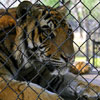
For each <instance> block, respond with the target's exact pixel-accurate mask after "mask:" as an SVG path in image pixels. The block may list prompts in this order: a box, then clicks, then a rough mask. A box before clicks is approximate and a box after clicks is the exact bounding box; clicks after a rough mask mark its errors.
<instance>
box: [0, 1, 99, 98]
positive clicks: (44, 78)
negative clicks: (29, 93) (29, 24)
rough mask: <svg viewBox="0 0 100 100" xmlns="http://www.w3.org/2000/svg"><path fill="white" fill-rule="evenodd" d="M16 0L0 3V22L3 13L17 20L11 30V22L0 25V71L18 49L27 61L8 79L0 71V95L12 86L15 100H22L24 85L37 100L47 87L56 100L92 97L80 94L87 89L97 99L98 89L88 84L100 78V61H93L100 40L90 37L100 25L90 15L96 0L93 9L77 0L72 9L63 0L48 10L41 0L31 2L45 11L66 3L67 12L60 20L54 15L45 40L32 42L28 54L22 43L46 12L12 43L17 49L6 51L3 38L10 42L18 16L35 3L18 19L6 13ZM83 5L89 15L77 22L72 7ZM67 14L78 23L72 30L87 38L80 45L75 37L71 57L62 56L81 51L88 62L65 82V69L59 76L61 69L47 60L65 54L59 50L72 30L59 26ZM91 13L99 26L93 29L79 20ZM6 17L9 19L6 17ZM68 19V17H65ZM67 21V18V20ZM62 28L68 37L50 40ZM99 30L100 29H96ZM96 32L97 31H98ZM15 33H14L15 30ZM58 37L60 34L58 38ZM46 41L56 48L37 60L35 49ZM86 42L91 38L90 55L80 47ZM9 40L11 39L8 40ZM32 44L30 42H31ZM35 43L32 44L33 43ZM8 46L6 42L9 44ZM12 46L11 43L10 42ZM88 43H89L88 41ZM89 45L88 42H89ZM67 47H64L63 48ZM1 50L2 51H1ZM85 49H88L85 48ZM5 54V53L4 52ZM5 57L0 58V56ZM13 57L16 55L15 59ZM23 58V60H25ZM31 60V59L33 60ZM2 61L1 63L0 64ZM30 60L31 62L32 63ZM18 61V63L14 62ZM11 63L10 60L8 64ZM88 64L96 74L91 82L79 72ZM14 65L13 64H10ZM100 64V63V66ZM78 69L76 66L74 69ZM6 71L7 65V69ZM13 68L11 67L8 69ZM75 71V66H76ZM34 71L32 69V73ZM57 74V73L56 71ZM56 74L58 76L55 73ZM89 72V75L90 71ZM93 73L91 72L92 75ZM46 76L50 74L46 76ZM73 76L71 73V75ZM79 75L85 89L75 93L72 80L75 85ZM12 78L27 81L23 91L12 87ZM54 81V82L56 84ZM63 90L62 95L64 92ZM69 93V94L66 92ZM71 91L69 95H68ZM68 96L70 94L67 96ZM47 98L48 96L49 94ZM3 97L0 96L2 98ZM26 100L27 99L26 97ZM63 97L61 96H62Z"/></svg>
mask: <svg viewBox="0 0 100 100" xmlns="http://www.w3.org/2000/svg"><path fill="white" fill-rule="evenodd" d="M16 2H19V3H21V0H14V1H13V2H12V3H11V4H10V6H8V7H6V6H5V5H4V3H3V2H0V6H2V7H3V9H0V21H1V19H2V18H3V17H4V16H6V15H7V16H10V17H11V18H12V19H13V20H15V22H16V25H13V26H12V27H11V28H10V29H9V26H10V24H9V25H8V26H7V27H1V26H2V25H0V52H1V54H0V70H2V68H4V67H5V66H6V65H7V64H8V62H10V61H9V60H10V59H13V58H12V57H14V54H15V53H16V52H20V54H21V55H22V57H24V58H25V59H26V58H27V61H23V60H22V62H23V64H22V65H20V64H19V66H18V69H17V68H16V69H15V70H16V73H14V75H13V76H12V77H10V79H8V80H7V79H6V78H5V75H2V72H1V71H0V78H1V79H2V80H0V83H2V81H4V82H5V83H6V85H5V87H4V88H3V89H2V90H1V87H0V94H2V93H3V91H5V90H6V89H7V88H9V89H11V90H12V91H13V92H14V93H15V94H16V95H17V98H16V100H24V99H23V98H24V97H23V92H24V91H25V90H27V88H30V89H31V90H33V91H34V92H35V93H36V94H37V99H36V100H38V99H39V100H42V99H41V94H43V93H44V92H45V90H49V91H51V92H54V93H56V94H57V95H58V99H61V97H62V98H64V100H92V99H90V98H92V96H91V97H87V96H88V95H83V94H84V92H85V91H86V90H87V89H89V90H91V91H92V92H93V93H95V94H96V96H94V97H93V99H94V98H95V99H96V100H98V99H100V98H99V96H100V92H99V93H98V92H97V91H96V90H95V89H94V87H91V83H92V82H93V81H95V80H96V78H98V77H99V74H100V71H99V70H98V68H97V66H96V63H98V62H100V61H98V60H95V59H96V57H100V41H96V39H94V40H93V39H92V38H91V37H92V35H93V34H94V33H95V32H96V31H97V30H98V29H99V28H100V21H99V20H98V19H97V18H96V17H95V16H94V15H93V14H92V12H93V10H94V9H95V8H96V7H97V6H98V5H100V2H98V3H97V4H96V5H94V7H93V8H92V9H89V7H88V6H87V5H86V4H84V2H83V1H82V0H79V1H78V2H77V3H76V4H74V5H73V7H72V8H68V7H67V6H66V5H65V0H58V1H57V2H56V3H55V4H54V5H53V6H52V7H51V8H49V9H48V7H47V6H46V5H45V4H44V3H43V2H42V0H35V3H34V5H36V4H39V3H40V4H41V5H42V6H44V8H46V10H47V12H48V14H50V11H51V10H52V8H54V9H55V6H56V5H58V4H61V6H65V8H66V10H67V11H68V13H66V14H65V16H62V19H61V20H57V19H56V18H54V19H55V20H56V22H57V26H56V27H55V28H54V29H53V30H51V31H50V34H49V35H47V33H48V32H47V31H45V34H46V35H47V38H46V39H45V40H43V41H42V43H41V45H40V46H37V45H34V46H36V48H35V49H36V50H34V53H32V54H31V55H30V56H27V55H26V53H27V52H28V51H30V52H31V50H30V48H28V47H27V48H25V47H24V46H23V45H24V43H25V42H27V39H29V40H30V41H32V40H31V38H30V34H31V33H32V32H33V31H35V29H36V28H37V27H40V23H41V21H42V20H43V19H45V17H46V15H45V16H43V17H42V18H41V19H40V20H37V22H38V23H37V25H36V26H34V27H33V29H32V30H31V31H30V32H29V33H28V35H26V37H24V39H23V40H22V41H21V42H20V43H19V45H17V43H15V42H14V43H13V45H15V46H17V49H16V50H12V49H11V50H12V51H10V53H9V48H8V47H6V43H5V40H6V41H12V40H11V38H9V36H10V35H14V33H13V34H11V32H12V31H13V30H16V27H17V26H19V24H18V23H19V20H21V19H24V17H25V15H26V14H27V13H29V11H30V9H31V8H32V7H33V6H34V5H32V6H31V7H30V8H29V9H28V11H27V13H26V14H24V15H23V16H21V17H20V18H19V19H18V20H16V18H15V17H14V16H13V15H12V14H11V13H10V12H9V10H10V8H11V7H12V6H13V5H14V4H16ZM80 3H81V4H82V5H83V6H84V8H85V9H87V10H88V12H89V13H88V14H87V15H86V16H85V17H84V18H83V19H82V20H81V21H80V20H78V19H77V18H76V17H75V16H74V14H73V13H72V10H74V9H75V7H77V6H78V5H79V4H80ZM68 16H71V17H72V18H73V19H74V20H75V21H76V22H77V23H78V26H76V27H75V28H74V29H73V33H75V32H76V31H77V30H78V29H79V28H81V29H82V30H83V31H84V32H85V33H86V34H87V38H86V40H85V41H84V42H83V43H82V44H81V45H78V43H77V42H76V41H74V40H72V41H73V44H74V45H75V46H76V47H77V48H78V50H77V51H75V53H74V54H73V55H71V56H69V55H65V58H69V59H71V58H73V57H74V56H77V55H78V53H79V52H80V53H81V54H82V55H83V56H84V57H86V58H87V61H88V63H86V64H85V65H84V66H83V67H82V68H81V69H80V70H79V71H78V74H77V75H74V77H73V78H71V79H70V80H69V81H67V74H66V73H67V72H66V73H65V74H64V75H62V74H61V73H60V70H61V68H57V67H55V66H54V65H52V63H51V62H50V59H51V58H52V57H53V56H54V55H56V54H57V53H58V52H59V51H61V52H63V54H65V52H64V50H63V49H61V48H62V46H63V45H64V44H65V43H66V41H68V40H69V39H70V38H71V35H72V34H73V33H72V32H71V33H70V34H69V35H68V33H67V32H68V31H67V30H65V29H64V27H63V26H61V23H62V22H63V21H66V20H64V19H65V18H67V17H68ZM89 16H91V17H92V18H93V19H94V20H95V21H96V22H97V23H98V24H99V25H98V27H96V28H95V29H92V31H90V30H88V29H86V28H85V27H83V26H82V23H84V21H85V20H86V19H87V18H88V17H89ZM8 20H9V19H8ZM67 20H68V19H67ZM66 22H67V21H66ZM69 22H70V19H69ZM59 27H61V28H62V29H63V32H65V33H66V34H67V35H68V38H67V39H65V40H64V41H63V42H62V43H61V44H60V45H58V44H57V43H56V42H55V41H54V40H52V39H50V38H51V37H50V36H51V35H52V33H53V32H54V31H55V30H56V29H57V28H59ZM72 28H73V24H72ZM20 29H21V30H22V31H23V32H24V33H25V34H27V29H25V28H24V29H23V26H20ZM99 32H100V31H99ZM2 34H5V36H3V35H2ZM98 34H99V33H98ZM15 35H16V33H15ZM59 38H60V37H59ZM47 40H50V42H52V43H53V44H54V46H55V47H57V50H56V51H55V52H53V54H52V55H50V57H49V58H48V61H46V62H40V61H38V59H39V56H38V53H37V52H41V46H42V45H43V43H45V42H46V41H47ZM88 41H92V43H93V44H92V51H93V52H92V56H90V55H89V54H86V52H84V51H83V50H82V47H83V46H84V45H85V44H86V43H87V42H88ZM11 43H12V42H11ZM32 43H33V42H32ZM33 44H34V43H33ZM2 45H3V50H2V48H1V47H2ZM8 45H9V43H8ZM10 45H11V44H10ZM90 45H91V44H90ZM88 46H89V45H88ZM21 47H23V48H25V50H24V51H23V50H22V51H21V50H20V49H19V48H21ZM66 48H67V47H66ZM88 48H89V47H87V49H86V50H89V49H88ZM3 51H4V52H3ZM88 52H91V50H90V51H88ZM6 53H7V54H6ZM2 56H3V57H6V58H4V59H3V57H2ZM42 56H45V54H43V55H42ZM14 59H15V60H16V58H14ZM25 59H24V60H25ZM32 59H34V60H32ZM92 59H93V63H91V60H92ZM2 61H3V62H4V63H2ZM31 61H33V62H31ZM17 63H18V62H17ZM11 64H12V63H11ZM28 64H29V65H30V66H31V67H29V68H27V69H26V68H25V66H27V65H28ZM68 64H70V66H74V67H76V66H75V65H73V63H71V62H70V61H68ZM89 64H91V66H92V68H93V69H95V70H96V72H97V73H96V75H95V77H94V78H92V79H91V81H88V80H87V78H86V77H85V76H84V75H82V74H80V73H81V71H82V70H83V69H84V68H85V67H86V66H87V65H89ZM12 65H13V64H12ZM65 66H66V65H64V66H62V67H63V68H64V67H65ZM51 67H54V68H51ZM99 67H100V66H99ZM49 69H50V70H52V71H51V73H52V72H53V71H55V70H56V71H58V72H55V74H51V73H50V71H49ZM76 69H77V68H76ZM8 70H9V68H8ZM11 70H12V69H11ZM77 70H78V69H77ZM33 71H34V72H33ZM45 71H47V72H45ZM57 73H58V74H57ZM56 74H57V75H56ZM89 75H90V74H89ZM91 75H92V74H91ZM48 76H49V77H48ZM72 76H73V75H72ZM78 77H81V78H82V79H83V80H84V81H85V85H84V87H83V88H84V89H82V90H81V91H80V93H77V89H76V88H75V87H73V83H74V82H75V84H76V83H77V82H76V80H77V79H78ZM13 80H18V81H19V82H23V81H25V82H26V83H27V86H26V87H25V88H24V89H23V90H22V91H20V92H19V93H18V92H17V91H16V90H15V89H13V87H12V86H11V85H10V84H11V83H12V81H13ZM31 83H36V84H38V85H40V86H41V87H43V91H41V92H40V93H39V94H38V92H37V91H36V90H35V89H33V88H32V86H31V85H30V84H31ZM55 83H56V84H55ZM66 91H67V92H66ZM64 93H65V94H64ZM66 93H68V94H66ZM71 94H72V95H71ZM21 95H22V99H21V98H20V96H21ZM68 95H69V96H68ZM48 98H49V97H48ZM1 99H2V98H0V100H1ZM25 100H26V99H25ZM61 100H62V99H61Z"/></svg>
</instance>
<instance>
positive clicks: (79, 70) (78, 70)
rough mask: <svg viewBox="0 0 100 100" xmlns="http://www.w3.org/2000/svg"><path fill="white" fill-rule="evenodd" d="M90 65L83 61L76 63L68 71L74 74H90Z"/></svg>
mask: <svg viewBox="0 0 100 100" xmlns="http://www.w3.org/2000/svg"><path fill="white" fill-rule="evenodd" d="M92 69H93V67H92V65H91V64H89V63H88V62H85V61H79V62H78V61H77V62H74V64H73V65H72V66H71V67H70V69H69V71H70V72H72V73H74V74H81V75H82V74H89V73H91V72H92Z"/></svg>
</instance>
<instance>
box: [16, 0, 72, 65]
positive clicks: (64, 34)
mask: <svg viewBox="0 0 100 100" xmlns="http://www.w3.org/2000/svg"><path fill="white" fill-rule="evenodd" d="M60 9H62V8H60ZM60 9H59V10H58V9H55V8H54V9H53V8H50V7H47V8H45V7H43V6H40V5H39V6H38V5H32V4H31V3H30V2H28V1H24V2H22V3H21V4H20V5H19V7H18V8H17V15H18V18H19V19H18V23H19V26H18V27H17V37H18V38H19V37H20V39H22V38H23V40H22V41H24V42H25V46H23V48H24V49H27V52H26V53H25V55H26V56H28V55H32V54H34V55H35V57H36V59H37V60H39V61H41V62H46V63H47V64H52V65H53V66H57V67H62V66H66V65H67V64H68V63H69V62H70V63H72V62H73V61H74V57H73V54H74V47H73V37H74V36H73V31H72V29H71V26H70V25H69V24H68V23H67V21H66V20H65V18H64V15H63V13H62V11H61V12H60ZM21 48H22V47H21ZM24 59H25V58H24ZM26 59H27V58H26Z"/></svg>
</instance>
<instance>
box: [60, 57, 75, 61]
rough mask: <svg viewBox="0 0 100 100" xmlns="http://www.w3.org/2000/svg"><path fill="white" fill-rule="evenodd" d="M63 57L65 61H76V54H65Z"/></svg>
mask: <svg viewBox="0 0 100 100" xmlns="http://www.w3.org/2000/svg"><path fill="white" fill-rule="evenodd" d="M61 58H62V59H63V60H64V61H65V62H70V61H72V60H73V61H74V59H75V56H66V57H65V56H63V55H61Z"/></svg>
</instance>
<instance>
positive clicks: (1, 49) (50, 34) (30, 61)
mask: <svg viewBox="0 0 100 100" xmlns="http://www.w3.org/2000/svg"><path fill="white" fill-rule="evenodd" d="M65 10H66V7H65V6H62V7H59V8H51V7H47V6H46V7H44V6H41V5H37V4H32V3H31V2H29V1H24V2H22V3H20V4H19V6H18V7H17V8H13V9H9V10H8V12H5V11H4V10H1V11H0V91H1V92H0V99H2V100H9V99H8V92H10V94H12V95H11V97H10V95H9V98H10V100H15V99H17V98H18V97H20V98H22V100H33V99H34V100H36V99H37V98H38V97H40V98H41V99H42V100H58V99H57V98H58V96H57V94H58V95H60V96H61V97H63V98H64V99H65V100H68V96H69V97H72V96H74V97H76V94H77V95H78V96H80V93H81V91H83V90H84V89H85V88H86V87H85V85H86V82H84V81H81V80H80V79H77V78H76V79H74V75H72V74H68V73H65V74H64V73H63V74H64V75H62V74H61V73H62V72H63V71H65V72H66V70H67V68H68V66H70V63H71V64H72V63H73V61H74V57H73V56H74V48H73V38H74V36H73V31H72V29H71V26H70V25H69V24H68V23H67V21H66V19H65V17H64V16H65ZM11 16H12V17H11ZM3 21H4V23H3ZM69 62H70V63H69ZM28 70H29V71H30V72H31V73H28ZM54 72H57V73H56V74H55V73H54ZM31 74H32V79H31V81H32V82H33V83H28V85H29V86H30V87H31V88H30V87H29V86H28V85H27V82H23V81H22V79H20V77H21V78H23V79H25V78H26V79H27V77H30V76H31ZM16 79H17V80H21V81H17V80H16ZM72 79H74V81H72V83H71V86H72V87H73V88H74V90H76V91H73V89H72V88H70V87H67V88H65V87H66V85H67V84H68V83H69V82H70V81H71V80H72ZM29 81H30V79H29ZM6 82H8V83H9V84H8V86H7V87H6V88H5V89H4V91H2V90H3V88H4V87H5V86H6ZM35 83H36V84H38V85H40V86H41V87H44V88H46V89H48V90H50V91H52V92H56V93H57V94H54V93H51V92H49V91H47V90H46V91H44V92H43V93H44V94H42V93H41V94H40V95H38V93H40V91H41V90H43V88H41V87H39V86H37V85H36V84H35ZM48 83H49V84H48ZM90 86H93V88H94V89H95V91H96V92H100V91H98V88H100V87H99V86H97V85H93V84H91V85H90ZM10 87H11V88H12V89H11V88H10ZM24 88H27V89H25V91H22V90H23V89H24ZM33 89H34V90H35V91H37V94H35V92H34V91H32V90H33ZM63 89H65V90H64V91H63ZM13 91H16V94H15V93H14V92H13ZM88 91H89V92H88ZM88 91H85V92H83V94H81V97H84V96H87V98H88V97H91V96H92V97H95V96H96V94H95V93H93V92H92V90H91V89H90V88H88ZM20 92H21V94H20ZM18 94H20V95H19V96H16V95H18ZM69 94H70V95H69ZM37 96H38V97H37ZM41 99H40V100H41ZM71 100H75V98H74V99H71ZM87 100H88V99H87Z"/></svg>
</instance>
